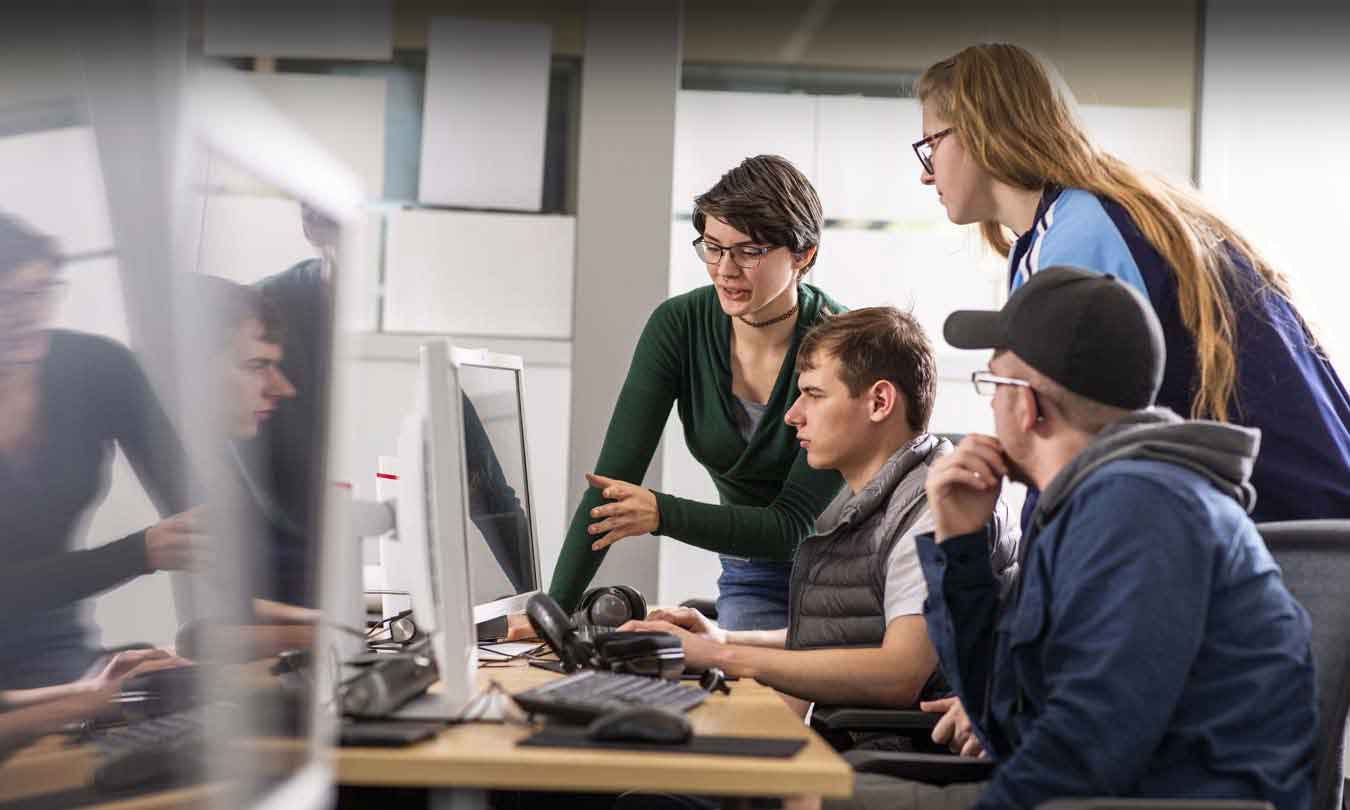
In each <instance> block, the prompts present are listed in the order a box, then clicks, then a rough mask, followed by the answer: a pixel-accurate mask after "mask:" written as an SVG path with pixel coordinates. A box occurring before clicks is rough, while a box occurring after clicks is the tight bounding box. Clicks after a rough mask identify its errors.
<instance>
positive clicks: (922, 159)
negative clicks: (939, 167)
mask: <svg viewBox="0 0 1350 810" xmlns="http://www.w3.org/2000/svg"><path fill="white" fill-rule="evenodd" d="M954 129H956V127H947V128H946V129H944V130H942V131H941V132H934V133H933V134H932V135H929V136H928V137H927V138H923V139H920V140H917V141H915V142H914V143H913V146H914V154H916V155H918V156H919V163H920V164H922V165H923V170H924V171H926V172H928V173H929V174H933V150H934V149H936V148H937V144H938V141H940V140H942V139H943V138H945V137H946V136H948V135H950V134H952V130H954Z"/></svg>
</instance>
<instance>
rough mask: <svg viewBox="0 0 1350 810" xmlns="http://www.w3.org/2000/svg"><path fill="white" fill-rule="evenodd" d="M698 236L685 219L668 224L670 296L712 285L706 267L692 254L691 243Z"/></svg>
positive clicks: (692, 247)
mask: <svg viewBox="0 0 1350 810" xmlns="http://www.w3.org/2000/svg"><path fill="white" fill-rule="evenodd" d="M696 236H698V232H697V231H695V230H694V228H693V225H692V224H691V223H690V221H689V220H687V219H677V220H675V221H674V222H672V223H671V224H670V294H671V296H676V295H680V294H681V293H687V292H689V291H690V290H692V289H695V288H697V287H702V286H704V285H707V284H711V283H712V279H711V278H710V277H709V276H708V265H707V264H706V263H705V262H704V261H703V260H702V259H700V258H699V257H698V254H696V253H694V246H693V244H692V243H693V241H694V237H696Z"/></svg>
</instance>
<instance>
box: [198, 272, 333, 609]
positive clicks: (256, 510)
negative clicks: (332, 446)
mask: <svg viewBox="0 0 1350 810" xmlns="http://www.w3.org/2000/svg"><path fill="white" fill-rule="evenodd" d="M184 281H185V283H186V284H188V285H189V287H188V294H189V295H190V296H191V297H192V299H193V304H194V307H195V309H196V310H197V311H199V312H200V313H201V316H200V317H199V318H197V319H196V321H195V322H194V323H193V325H192V329H193V331H194V332H195V334H194V340H193V342H192V343H190V344H189V345H193V346H194V347H195V348H196V349H197V350H198V351H201V352H202V353H203V358H204V362H205V363H206V364H207V366H206V367H207V369H208V372H209V373H208V377H209V379H208V381H207V382H208V385H209V389H208V390H209V392H210V393H209V396H207V397H206V398H205V399H206V401H204V402H202V403H199V410H200V411H206V410H207V409H209V410H210V412H209V414H208V415H209V417H210V420H211V422H212V423H213V425H214V426H216V427H217V428H218V429H219V431H220V433H219V435H220V438H221V439H222V440H223V442H224V444H223V446H222V452H221V456H220V459H218V460H220V461H224V463H225V464H226V468H227V469H229V470H231V476H230V477H231V479H232V481H233V483H234V485H235V486H237V490H236V491H234V492H230V493H220V494H222V495H233V496H237V497H233V498H229V499H228V502H230V503H234V504H236V505H237V506H238V512H239V514H236V515H234V516H233V517H234V518H235V519H234V520H232V521H230V525H232V526H233V527H235V528H236V529H238V530H242V531H244V532H245V533H246V534H247V535H249V536H246V537H244V538H241V539H240V541H239V542H242V543H244V544H245V546H246V550H247V552H248V561H249V563H250V566H249V568H248V569H246V571H245V574H246V575H247V576H248V577H249V581H248V582H246V583H236V584H235V585H234V586H231V587H233V588H234V589H235V590H237V591H238V592H239V596H240V597H242V599H243V600H245V601H247V603H248V604H247V605H243V604H241V605H240V607H239V608H237V615H233V616H230V617H226V618H227V619H228V621H231V622H243V623H245V624H251V623H253V622H259V623H281V624H295V625H308V624H313V623H314V622H315V621H317V614H315V612H314V611H313V610H311V609H307V608H303V607H300V606H296V605H293V604H287V603H284V602H280V601H277V600H274V599H270V598H266V597H268V596H269V595H270V594H275V593H277V592H278V591H279V590H280V587H279V585H278V583H277V580H278V579H280V578H282V577H285V576H287V575H288V573H289V572H286V571H278V570H275V569H274V568H273V567H272V566H273V563H274V562H275V560H274V558H273V557H271V556H270V555H269V553H268V551H269V543H270V541H271V539H272V531H271V529H272V527H273V526H275V525H277V524H278V523H279V522H280V521H281V519H280V518H278V517H277V516H276V515H275V514H274V512H275V510H276V509H277V507H276V504H275V502H274V501H273V499H272V496H271V493H269V492H266V491H263V490H260V489H259V488H258V487H257V484H256V482H255V481H253V480H252V479H251V478H250V477H249V475H248V474H247V470H246V468H245V467H244V465H243V457H242V456H241V455H240V453H239V451H240V449H241V448H242V447H243V446H244V445H245V443H247V442H248V441H250V440H252V439H254V438H256V437H257V436H258V433H259V431H260V430H261V428H262V426H263V425H265V424H266V423H267V422H268V421H270V420H271V419H273V418H275V417H276V414H277V413H278V412H279V411H280V410H281V408H282V406H283V405H285V404H286V403H287V402H288V401H289V400H292V399H294V398H295V397H296V395H297V390H296V388H295V386H294V385H292V384H291V382H290V380H289V379H288V378H287V377H286V374H285V372H284V371H282V368H281V363H282V360H283V359H284V354H283V349H282V345H283V342H284V337H285V334H286V326H285V323H284V322H283V321H282V319H281V316H280V313H279V311H278V309H277V307H276V306H275V305H274V304H273V302H272V301H271V299H270V298H268V296H266V295H264V294H263V293H261V292H259V291H258V290H256V289H254V288H252V287H245V286H243V285H240V284H236V283H234V282H232V281H228V280H226V279H223V278H217V277H215V276H206V275H192V276H188V277H186V278H185V279H184ZM312 483H317V482H312ZM213 508H220V507H219V506H214V507H213ZM314 564H315V561H311V562H310V565H314ZM215 573H216V574H217V576H218V578H219V577H220V576H228V573H225V572H215ZM301 635H303V634H301Z"/></svg>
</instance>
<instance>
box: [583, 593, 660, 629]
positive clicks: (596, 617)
mask: <svg viewBox="0 0 1350 810" xmlns="http://www.w3.org/2000/svg"><path fill="white" fill-rule="evenodd" d="M645 618H647V600H646V599H643V598H642V594H641V593H639V592H638V589H637V588H632V587H629V586H628V585H605V586H603V587H599V588H591V589H590V590H588V591H586V592H585V593H583V594H582V595H581V602H579V603H578V604H577V609H576V612H575V613H573V614H572V622H573V624H575V625H576V626H577V627H583V626H586V625H591V626H597V625H598V626H600V627H618V626H620V625H622V624H623V623H624V622H627V621H631V620H633V619H645Z"/></svg>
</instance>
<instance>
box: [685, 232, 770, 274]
mask: <svg viewBox="0 0 1350 810" xmlns="http://www.w3.org/2000/svg"><path fill="white" fill-rule="evenodd" d="M772 250H774V248H771V247H764V246H763V245H731V246H730V247H724V246H722V245H714V244H712V243H711V242H708V241H706V240H705V239H704V238H703V237H701V236H700V237H699V238H697V239H695V240H694V252H695V253H697V254H698V257H699V258H700V259H702V260H703V263H704V264H708V265H712V266H713V267H716V266H717V265H719V264H721V263H722V257H723V256H725V255H726V254H727V253H730V254H731V261H732V262H734V263H735V264H736V266H737V267H739V268H741V269H742V270H754V269H755V268H756V267H757V266H758V265H759V262H760V260H761V259H763V258H764V257H765V256H767V255H768V254H769V252H770V251H772Z"/></svg>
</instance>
